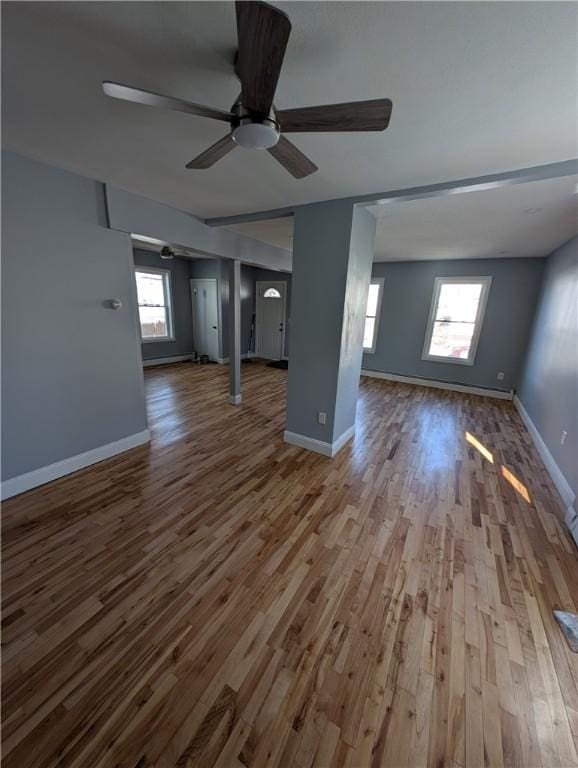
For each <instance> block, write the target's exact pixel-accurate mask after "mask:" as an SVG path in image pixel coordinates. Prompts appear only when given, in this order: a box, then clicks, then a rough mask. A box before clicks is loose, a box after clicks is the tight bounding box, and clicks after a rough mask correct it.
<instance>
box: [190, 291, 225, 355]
mask: <svg viewBox="0 0 578 768" xmlns="http://www.w3.org/2000/svg"><path fill="white" fill-rule="evenodd" d="M217 297H218V293H217V281H216V280H191V303H192V307H193V350H194V351H195V352H196V353H197V354H198V355H208V356H209V359H210V360H215V361H217V360H218V359H219V305H218V298H217Z"/></svg>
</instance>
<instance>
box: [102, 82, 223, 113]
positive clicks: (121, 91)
mask: <svg viewBox="0 0 578 768" xmlns="http://www.w3.org/2000/svg"><path fill="white" fill-rule="evenodd" d="M102 90H103V91H104V92H105V93H106V95H107V96H112V97H113V99H121V100H122V101H132V102H134V103H135V104H146V105H147V106H149V107H160V108H161V109H174V110H175V111H176V112H186V113H187V114H189V115H197V116H198V117H210V118H212V119H213V120H223V122H225V123H230V122H231V118H232V115H231V113H230V112H224V111H223V110H221V109H213V108H212V107H204V106H203V105H202V104H193V102H192V101H184V100H183V99H175V98H173V97H172V96H163V95H161V94H160V93H152V92H151V91H143V90H141V89H140V88H132V87H131V86H130V85H122V84H121V83H111V82H109V81H108V80H105V81H104V82H103V84H102Z"/></svg>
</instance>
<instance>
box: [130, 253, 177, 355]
mask: <svg viewBox="0 0 578 768" xmlns="http://www.w3.org/2000/svg"><path fill="white" fill-rule="evenodd" d="M135 278H136V292H137V299H138V314H139V320H140V333H141V339H142V341H172V340H173V339H174V336H173V316H172V308H171V273H170V272H169V270H167V269H152V268H150V269H149V268H148V267H147V268H144V267H137V268H136V269H135Z"/></svg>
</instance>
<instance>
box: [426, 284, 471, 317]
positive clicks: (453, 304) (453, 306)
mask: <svg viewBox="0 0 578 768" xmlns="http://www.w3.org/2000/svg"><path fill="white" fill-rule="evenodd" d="M481 294H482V286H481V283H443V284H442V287H441V290H440V295H439V300H438V306H437V312H436V320H453V321H454V322H456V321H459V322H467V323H473V322H474V321H475V319H476V313H477V311H478V304H479V302H480V296H481Z"/></svg>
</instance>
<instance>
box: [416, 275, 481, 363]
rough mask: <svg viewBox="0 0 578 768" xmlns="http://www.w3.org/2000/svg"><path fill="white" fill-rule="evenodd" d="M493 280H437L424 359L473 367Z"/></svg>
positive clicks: (460, 278) (476, 278)
mask: <svg viewBox="0 0 578 768" xmlns="http://www.w3.org/2000/svg"><path fill="white" fill-rule="evenodd" d="M491 283H492V278H491V277H436V279H435V283H434V292H433V298H432V303H431V309H430V314H429V320H428V325H427V330H426V335H425V343H424V347H423V355H422V358H423V359H424V360H434V361H437V362H444V363H459V364H460V365H473V364H474V360H475V357H476V350H477V347H478V341H479V338H480V332H481V330H482V323H483V322H484V313H485V311H486V302H487V300H488V293H489V290H490V285H491Z"/></svg>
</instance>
